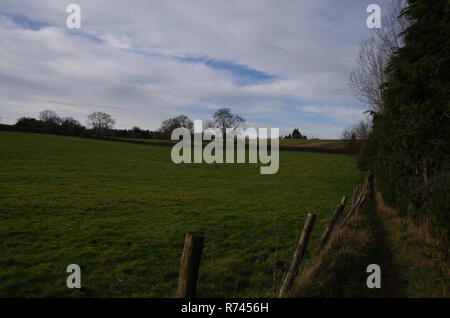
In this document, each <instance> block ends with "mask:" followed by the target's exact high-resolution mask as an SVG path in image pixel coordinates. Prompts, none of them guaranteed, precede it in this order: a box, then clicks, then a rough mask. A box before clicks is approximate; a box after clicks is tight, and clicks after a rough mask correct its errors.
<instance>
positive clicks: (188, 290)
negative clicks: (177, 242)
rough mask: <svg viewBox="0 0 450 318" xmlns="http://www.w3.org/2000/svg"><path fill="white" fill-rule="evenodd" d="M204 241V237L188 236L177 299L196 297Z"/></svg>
mask: <svg viewBox="0 0 450 318" xmlns="http://www.w3.org/2000/svg"><path fill="white" fill-rule="evenodd" d="M203 240H204V238H203V237H202V236H196V235H193V234H190V233H187V234H186V239H185V241H184V249H183V256H182V257H181V267H180V277H179V278H178V289H177V294H176V297H177V298H192V297H194V296H195V290H196V287H197V278H198V270H199V268H200V260H201V258H202V250H203Z"/></svg>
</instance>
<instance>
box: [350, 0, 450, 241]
mask: <svg viewBox="0 0 450 318" xmlns="http://www.w3.org/2000/svg"><path fill="white" fill-rule="evenodd" d="M393 3H394V7H393V10H392V15H391V16H387V18H386V20H385V21H384V22H383V24H384V25H385V27H383V28H382V29H381V30H378V31H376V32H375V34H374V36H373V37H372V38H370V39H369V40H367V41H366V42H364V43H363V45H362V48H361V52H360V55H359V57H358V69H357V70H355V72H353V73H352V76H351V79H350V82H351V86H352V87H353V88H354V90H355V93H357V96H358V97H360V98H361V100H362V101H364V102H366V103H367V104H368V105H369V106H370V109H369V110H368V114H369V115H370V116H371V121H370V120H368V122H367V125H368V127H362V126H361V125H355V126H352V127H351V128H350V129H348V130H347V131H345V132H344V135H345V138H348V137H349V136H350V138H353V137H352V136H354V138H355V139H356V138H358V134H360V137H361V138H364V140H365V142H364V143H363V147H362V150H361V154H360V158H359V163H360V166H361V168H363V169H364V170H367V171H371V172H372V173H374V174H375V176H376V182H377V186H378V188H379V190H380V191H381V193H382V194H383V198H384V199H385V201H386V203H388V204H389V205H390V206H392V207H395V208H396V209H397V210H398V211H399V212H400V214H401V215H406V216H409V217H410V218H411V219H412V220H414V221H415V222H417V224H428V225H427V227H428V229H427V230H429V232H430V233H431V234H432V235H434V236H435V237H437V238H440V239H442V240H443V241H445V242H446V243H448V242H449V239H450V213H449V211H450V200H449V193H450V182H449V179H450V152H449V149H450V115H449V114H450V100H449V97H450V95H449V89H448V88H449V87H450V79H449V72H448V70H449V69H450V62H449V61H450V60H449V54H448V52H449V45H448V34H449V33H450V21H449V17H450V15H449V11H450V7H449V5H448V1H447V0H433V1H429V0H409V1H395V2H393ZM366 128H368V129H366ZM363 136H364V137H363Z"/></svg>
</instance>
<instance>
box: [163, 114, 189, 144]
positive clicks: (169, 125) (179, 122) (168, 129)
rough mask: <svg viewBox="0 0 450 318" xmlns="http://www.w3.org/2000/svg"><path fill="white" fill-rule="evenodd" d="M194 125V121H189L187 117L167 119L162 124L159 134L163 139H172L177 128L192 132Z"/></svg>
mask: <svg viewBox="0 0 450 318" xmlns="http://www.w3.org/2000/svg"><path fill="white" fill-rule="evenodd" d="M193 127H194V124H193V123H192V120H191V119H189V117H187V116H186V115H180V116H177V117H174V118H170V119H167V120H165V121H163V122H162V124H161V128H159V132H160V133H161V136H162V138H164V139H170V136H171V134H172V131H173V130H174V129H176V128H186V129H188V130H189V131H191V132H192V129H193Z"/></svg>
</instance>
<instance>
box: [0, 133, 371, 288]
mask: <svg viewBox="0 0 450 318" xmlns="http://www.w3.org/2000/svg"><path fill="white" fill-rule="evenodd" d="M170 151H171V148H170V147H150V146H145V145H135V144H127V143H117V142H107V141H100V140H90V139H82V138H75V137H63V136H56V135H44V134H31V133H20V132H0V203H1V204H0V255H1V257H0V297H19V296H22V297H51V296H53V297H55V296H56V297H93V296H95V297H173V296H174V295H175V291H176V286H177V280H178V271H179V263H180V258H181V253H182V248H183V242H184V235H185V233H186V232H189V231H190V232H192V231H193V232H199V233H202V234H204V235H205V249H204V254H203V259H202V265H201V268H200V277H199V284H198V290H197V295H198V296H199V297H270V296H276V294H277V291H278V289H279V286H280V284H281V277H282V275H283V273H284V271H285V269H286V266H287V265H288V263H289V261H290V259H291V257H292V253H293V251H294V248H295V245H296V243H297V240H298V238H299V236H300V232H301V230H302V227H303V223H304V221H305V218H306V215H307V213H308V212H313V213H316V214H317V220H316V224H315V227H314V231H313V234H312V237H311V243H312V245H311V246H310V248H309V250H311V249H312V248H313V245H314V243H315V240H316V239H317V238H318V237H319V236H320V234H321V232H322V231H323V229H324V228H325V226H326V223H327V221H328V220H329V217H330V214H331V212H332V210H333V209H334V207H335V206H336V204H337V203H338V202H339V200H340V198H341V197H342V196H343V195H347V196H349V197H350V196H351V194H352V191H353V188H354V186H355V185H356V184H357V183H359V182H360V181H361V179H362V176H361V174H360V172H359V171H358V169H357V167H356V161H355V159H354V158H353V157H351V156H347V155H330V154H315V153H304V152H281V153H280V169H279V171H278V173H277V174H275V175H261V174H260V170H259V166H258V165H255V164H212V165H208V164H180V165H176V164H174V163H172V161H171V159H170ZM73 263H75V264H79V265H80V266H81V271H82V282H83V286H82V288H81V289H68V288H67V287H66V278H67V275H68V274H66V267H67V265H69V264H73Z"/></svg>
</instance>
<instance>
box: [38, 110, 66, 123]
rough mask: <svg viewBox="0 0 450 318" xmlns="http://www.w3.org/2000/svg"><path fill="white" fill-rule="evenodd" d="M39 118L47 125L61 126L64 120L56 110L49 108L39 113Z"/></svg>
mask: <svg viewBox="0 0 450 318" xmlns="http://www.w3.org/2000/svg"><path fill="white" fill-rule="evenodd" d="M39 120H41V121H43V122H44V123H45V124H46V125H47V126H59V125H61V123H62V121H63V120H62V119H61V117H59V116H58V114H57V113H56V112H54V111H53V110H48V109H46V110H43V111H41V112H40V113H39Z"/></svg>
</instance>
